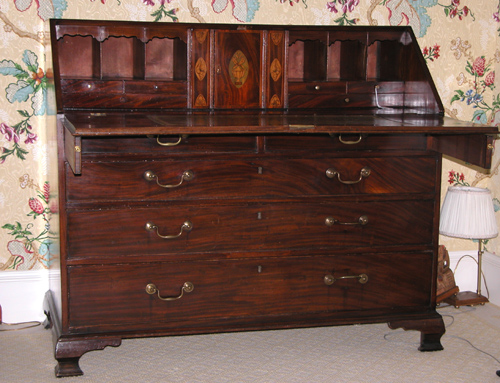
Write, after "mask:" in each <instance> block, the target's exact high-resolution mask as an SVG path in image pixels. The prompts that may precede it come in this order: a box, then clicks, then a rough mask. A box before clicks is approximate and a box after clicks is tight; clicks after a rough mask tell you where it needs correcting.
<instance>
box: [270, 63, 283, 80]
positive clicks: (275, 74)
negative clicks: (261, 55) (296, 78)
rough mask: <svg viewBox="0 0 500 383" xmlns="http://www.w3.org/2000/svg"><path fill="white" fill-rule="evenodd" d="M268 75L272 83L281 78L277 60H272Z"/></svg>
mask: <svg viewBox="0 0 500 383" xmlns="http://www.w3.org/2000/svg"><path fill="white" fill-rule="evenodd" d="M269 69H270V73H271V77H272V79H273V80H274V81H278V80H279V79H280V77H281V64H280V62H279V60H278V59H274V60H273V62H272V63H271V67H270V68H269Z"/></svg>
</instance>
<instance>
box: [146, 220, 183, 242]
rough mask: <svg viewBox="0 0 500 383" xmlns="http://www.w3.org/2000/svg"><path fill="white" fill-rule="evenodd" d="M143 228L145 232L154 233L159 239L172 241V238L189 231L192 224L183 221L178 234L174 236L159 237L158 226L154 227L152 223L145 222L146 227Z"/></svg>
mask: <svg viewBox="0 0 500 383" xmlns="http://www.w3.org/2000/svg"><path fill="white" fill-rule="evenodd" d="M144 228H145V229H146V230H147V231H156V235H157V236H158V237H160V238H163V239H174V238H179V237H180V236H181V235H182V233H183V232H184V231H191V230H192V229H193V224H192V223H191V221H185V222H184V223H183V224H182V226H181V230H180V231H179V234H175V235H161V234H160V233H159V231H158V226H156V225H155V224H154V223H153V222H146V225H144Z"/></svg>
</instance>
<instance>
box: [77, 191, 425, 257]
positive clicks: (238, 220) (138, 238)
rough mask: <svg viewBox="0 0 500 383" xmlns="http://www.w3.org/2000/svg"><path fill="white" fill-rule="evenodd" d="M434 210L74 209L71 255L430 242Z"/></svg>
mask: <svg viewBox="0 0 500 383" xmlns="http://www.w3.org/2000/svg"><path fill="white" fill-rule="evenodd" d="M433 212H434V203H433V201H413V200H412V201H391V202H351V203H328V204H326V203H324V204H313V203H310V204H306V203H280V204H257V205H250V206H249V205H231V206H229V205H226V206H202V207H198V206H183V207H176V206H170V205H169V206H164V207H161V206H158V207H151V208H133V209H132V208H123V209H119V210H115V209H113V210H89V211H78V210H76V211H75V210H70V211H68V233H69V234H68V235H69V240H68V246H69V251H68V256H69V258H89V257H104V258H108V259H111V258H110V257H113V256H119V255H125V256H141V255H152V256H165V255H169V256H171V257H173V258H171V259H193V257H199V255H196V254H190V253H195V252H198V253H199V252H208V253H217V252H242V251H267V250H279V249H320V248H328V249H329V251H331V252H339V251H341V250H342V249H346V248H351V249H353V248H356V249H360V248H370V247H380V246H390V245H430V244H431V243H432V222H433ZM361 217H366V219H367V221H368V222H360V218H361ZM327 219H328V221H327ZM363 219H364V218H361V220H363ZM186 221H189V222H190V223H191V224H192V228H191V229H190V230H189V228H187V227H184V228H183V229H182V234H181V235H179V236H178V237H177V238H171V239H164V238H160V237H159V236H158V235H157V233H158V234H160V235H162V236H166V235H169V236H172V235H177V234H179V233H180V232H181V228H182V225H183V223H184V222H186ZM148 222H149V223H152V224H154V227H153V230H152V231H148V230H147V229H146V228H145V225H146V224H147V223H148ZM361 223H364V224H361ZM155 227H157V230H156V229H155ZM82 233H85V235H82ZM89 238H91V240H89ZM233 255H234V256H236V255H237V254H233Z"/></svg>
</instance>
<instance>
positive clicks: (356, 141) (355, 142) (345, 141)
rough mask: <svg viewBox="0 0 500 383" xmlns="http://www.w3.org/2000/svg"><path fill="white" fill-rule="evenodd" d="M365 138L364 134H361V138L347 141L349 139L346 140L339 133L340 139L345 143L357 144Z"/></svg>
mask: <svg viewBox="0 0 500 383" xmlns="http://www.w3.org/2000/svg"><path fill="white" fill-rule="evenodd" d="M362 139H363V136H362V135H361V134H360V135H359V138H358V139H357V140H355V141H347V140H344V139H342V134H339V141H340V142H341V143H343V144H345V145H356V144H359V143H360V142H361V140H362Z"/></svg>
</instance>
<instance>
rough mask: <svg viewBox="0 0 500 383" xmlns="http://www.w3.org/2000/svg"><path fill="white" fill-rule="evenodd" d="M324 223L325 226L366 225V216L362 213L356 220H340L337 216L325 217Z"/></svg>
mask: <svg viewBox="0 0 500 383" xmlns="http://www.w3.org/2000/svg"><path fill="white" fill-rule="evenodd" d="M325 225H326V226H333V225H360V226H365V225H368V216H366V215H362V216H361V217H359V218H358V220H357V221H356V222H340V221H339V220H338V219H337V218H333V217H326V218H325Z"/></svg>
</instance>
